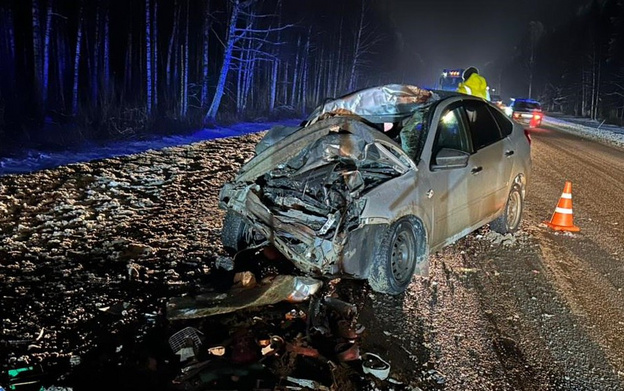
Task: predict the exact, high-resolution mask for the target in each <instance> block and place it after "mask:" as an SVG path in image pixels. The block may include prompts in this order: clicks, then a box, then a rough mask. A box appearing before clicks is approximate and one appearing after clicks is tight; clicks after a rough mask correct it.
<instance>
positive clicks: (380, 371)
mask: <svg viewBox="0 0 624 391" xmlns="http://www.w3.org/2000/svg"><path fill="white" fill-rule="evenodd" d="M362 370H363V371H364V373H370V374H371V375H373V376H375V377H376V378H378V379H380V380H386V378H387V377H388V375H390V363H388V362H387V361H384V360H383V359H382V358H381V357H379V356H378V355H376V354H373V353H364V354H363V355H362Z"/></svg>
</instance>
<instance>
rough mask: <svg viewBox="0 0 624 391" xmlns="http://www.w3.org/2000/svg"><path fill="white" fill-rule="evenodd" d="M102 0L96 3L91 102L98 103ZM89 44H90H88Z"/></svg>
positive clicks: (97, 0)
mask: <svg viewBox="0 0 624 391" xmlns="http://www.w3.org/2000/svg"><path fill="white" fill-rule="evenodd" d="M100 19H101V16H100V0H96V5H95V34H94V35H95V42H94V43H93V45H92V46H93V67H92V68H91V86H90V88H91V103H92V104H93V105H97V102H98V93H99V91H98V90H99V88H98V85H99V80H100V73H99V71H100V69H99V68H100ZM87 46H89V45H87Z"/></svg>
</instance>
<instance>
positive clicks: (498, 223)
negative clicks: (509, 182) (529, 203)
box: [490, 185, 524, 235]
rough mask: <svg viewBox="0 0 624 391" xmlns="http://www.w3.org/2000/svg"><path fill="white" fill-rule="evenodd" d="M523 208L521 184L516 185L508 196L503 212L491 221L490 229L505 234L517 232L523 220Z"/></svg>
mask: <svg viewBox="0 0 624 391" xmlns="http://www.w3.org/2000/svg"><path fill="white" fill-rule="evenodd" d="M523 210H524V199H523V198H522V191H521V189H520V186H519V185H514V186H513V187H512V188H511V191H510V192H509V196H508V197H507V202H506V203H505V209H504V210H503V214H501V215H500V216H499V217H498V218H496V220H494V221H492V222H491V223H490V229H491V230H492V231H494V232H498V233H500V234H503V235H504V234H508V233H514V232H516V231H517V230H518V229H519V228H520V223H521V222H522V212H523Z"/></svg>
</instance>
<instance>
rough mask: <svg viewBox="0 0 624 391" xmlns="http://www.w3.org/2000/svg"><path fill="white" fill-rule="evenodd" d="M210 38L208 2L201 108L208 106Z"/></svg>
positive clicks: (207, 4)
mask: <svg viewBox="0 0 624 391" xmlns="http://www.w3.org/2000/svg"><path fill="white" fill-rule="evenodd" d="M209 37H210V1H209V0H208V1H206V5H205V7H204V26H203V44H204V46H203V49H202V91H201V107H206V106H207V105H208V65H209V63H208V60H209V57H208V55H209V49H210V48H209V45H208V44H209V39H208V38H209Z"/></svg>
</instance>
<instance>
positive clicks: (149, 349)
mask: <svg viewBox="0 0 624 391" xmlns="http://www.w3.org/2000/svg"><path fill="white" fill-rule="evenodd" d="M258 139H259V136H258V135H252V136H244V137H240V138H228V139H223V140H218V141H209V142H202V143H197V144H193V145H190V146H184V147H175V148H168V149H164V150H161V151H148V152H146V153H142V154H139V155H134V156H128V157H123V158H115V159H106V160H100V161H94V162H90V163H87V164H75V165H69V166H65V167H60V168H57V169H53V170H45V171H41V172H37V173H33V174H28V175H17V176H6V177H2V178H1V179H0V240H1V241H0V280H1V281H2V284H1V287H0V294H1V296H2V320H3V321H2V337H1V338H2V339H1V340H0V349H1V350H0V360H1V361H0V362H1V365H2V367H1V368H2V373H1V374H0V385H5V384H8V383H7V382H8V376H7V373H8V372H7V371H8V370H10V369H15V368H23V367H28V366H33V367H34V368H35V369H36V370H41V374H39V375H38V376H37V379H38V380H40V384H42V385H44V386H45V387H49V386H51V385H56V386H63V385H64V386H67V387H72V389H74V390H83V389H84V390H91V389H117V390H119V389H134V390H138V389H170V387H171V386H170V385H171V379H173V378H174V377H175V376H176V375H177V374H179V371H180V365H179V364H178V363H177V361H179V360H178V359H177V357H176V356H174V355H173V352H172V351H171V349H170V347H169V344H168V338H169V337H170V336H171V335H172V333H174V332H176V331H178V330H180V329H182V328H184V327H186V326H193V327H197V328H199V329H201V330H203V331H204V332H205V334H207V336H208V337H210V336H212V337H214V338H215V341H216V340H218V338H217V336H218V335H221V334H223V333H225V330H227V328H228V327H231V325H232V324H234V323H236V324H241V323H245V322H247V321H248V319H251V318H253V317H254V316H256V317H264V319H269V318H271V317H273V316H276V315H275V314H282V313H284V312H288V311H289V310H290V309H292V305H291V306H290V307H289V305H288V304H283V305H281V304H280V305H276V306H272V307H270V309H268V310H261V311H260V312H259V313H258V312H242V313H240V314H238V315H236V316H232V317H229V318H227V321H225V320H224V321H223V322H216V321H215V322H212V321H195V322H191V321H168V320H167V319H166V317H165V312H166V311H165V308H166V307H165V306H166V302H167V301H168V299H169V298H171V297H175V296H182V295H188V296H193V295H197V294H202V293H206V292H211V291H215V290H216V291H220V290H224V289H227V288H228V287H229V286H230V285H231V277H232V275H231V273H226V272H223V271H222V270H221V269H219V268H216V267H215V263H216V262H217V260H218V259H220V258H219V257H220V256H222V255H225V253H224V252H223V249H222V248H221V245H220V239H219V236H220V229H221V220H222V217H223V212H222V211H221V210H219V209H218V207H217V199H218V193H219V190H220V187H221V185H222V184H223V182H224V181H226V180H228V179H229V178H231V176H232V175H233V173H234V172H236V171H237V170H238V168H239V167H240V165H241V164H242V163H243V162H244V161H245V160H247V159H248V158H250V157H251V156H252V151H253V146H254V145H255V143H256V142H257V141H258ZM533 140H534V141H533V152H532V156H533V166H534V172H533V175H532V178H531V182H530V185H529V189H528V198H527V203H526V210H525V218H524V221H523V228H522V230H521V231H520V232H519V233H517V234H515V235H513V236H501V235H497V234H494V233H491V232H490V231H489V230H488V229H487V227H486V228H483V229H481V230H479V231H477V232H475V233H473V234H471V235H469V236H468V237H466V238H464V239H462V240H460V241H458V242H457V243H456V244H455V245H453V246H450V247H448V248H446V249H445V250H444V251H442V252H440V253H437V254H433V255H432V256H431V267H430V276H429V277H428V278H415V279H414V282H413V283H412V284H411V285H410V287H409V288H408V290H407V291H406V292H405V293H404V294H402V295H399V296H385V295H380V294H376V293H374V292H372V291H371V290H370V288H368V286H367V285H366V284H365V283H362V282H352V281H341V282H340V283H339V284H338V286H339V289H338V291H339V293H340V298H341V299H344V300H345V301H348V302H351V303H354V304H355V305H356V306H357V308H358V310H359V318H358V319H357V321H358V322H359V323H361V324H362V325H363V326H364V327H365V330H364V332H363V333H362V334H361V338H360V340H359V342H358V343H359V348H360V352H372V353H375V354H378V355H379V356H380V357H382V358H384V359H385V360H386V361H389V362H390V364H391V372H390V376H391V378H392V381H390V380H386V381H381V380H377V379H375V378H373V377H372V376H370V375H365V376H363V375H362V374H361V368H360V367H358V366H357V365H356V364H353V363H351V364H343V365H342V366H339V367H338V369H336V370H332V376H333V379H321V380H327V384H328V385H331V384H333V385H334V389H349V388H350V389H412V390H417V389H421V390H622V389H624V297H623V293H622V288H624V263H623V259H622V254H624V248H623V247H624V227H623V226H622V224H620V221H621V220H622V217H624V216H623V214H624V212H622V208H621V201H622V195H621V194H622V192H623V191H624V159H623V158H622V156H623V155H622V150H621V149H616V148H613V147H607V146H602V145H600V144H597V143H594V142H589V141H585V140H582V139H578V138H576V137H572V136H569V135H566V134H563V133H559V132H556V131H553V130H548V129H541V130H536V131H534V133H533ZM579 151H581V152H582V153H579ZM565 180H571V181H573V183H574V189H573V194H574V208H575V217H576V223H577V225H579V226H581V228H582V231H581V233H579V234H555V233H553V232H551V231H549V230H547V229H546V228H545V227H544V226H543V225H542V224H541V223H542V221H543V220H545V219H548V218H549V217H550V214H551V213H552V210H553V209H554V206H555V205H556V202H557V200H558V197H559V195H560V194H561V190H562V188H563V181H565ZM295 308H297V309H298V310H303V311H307V310H308V309H309V308H308V307H307V305H302V306H299V307H295ZM224 322H225V323H224ZM228 322H229V323H228ZM293 327H294V326H293ZM285 333H286V331H285ZM226 334H227V333H226ZM292 338H298V337H297V336H293V337H292ZM319 349H321V348H319ZM287 364H288V363H286V364H284V363H283V362H282V363H280V362H274V363H273V364H272V366H271V368H270V369H271V370H273V372H272V376H273V377H275V378H278V379H281V378H283V377H284V376H286V375H288V374H290V375H297V376H299V377H306V375H307V376H308V377H309V376H311V373H312V372H314V371H315V367H314V365H315V364H313V363H309V362H308V363H299V362H297V363H295V362H294V361H293V362H291V363H290V364H292V365H287ZM297 368H299V372H296V370H297ZM301 368H305V369H306V370H305V371H301ZM288 370H292V372H291V373H286V372H285V371H288ZM280 371H282V372H280ZM322 371H323V369H322V368H321V369H319V371H318V372H319V373H321V372H322ZM235 377H236V379H235V380H237V379H238V378H239V375H231V378H232V379H233V378H235ZM258 377H259V378H264V379H266V378H271V377H270V376H269V375H267V374H266V373H262V374H261V375H258ZM235 384H236V383H235ZM266 384H269V383H266ZM279 384H280V385H282V383H281V382H280V383H279ZM5 387H6V386H5ZM233 387H234V388H227V389H251V388H255V389H262V385H261V384H260V383H256V384H254V385H250V384H247V383H242V382H241V383H238V386H236V385H235V386H233ZM221 389H223V388H221Z"/></svg>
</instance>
